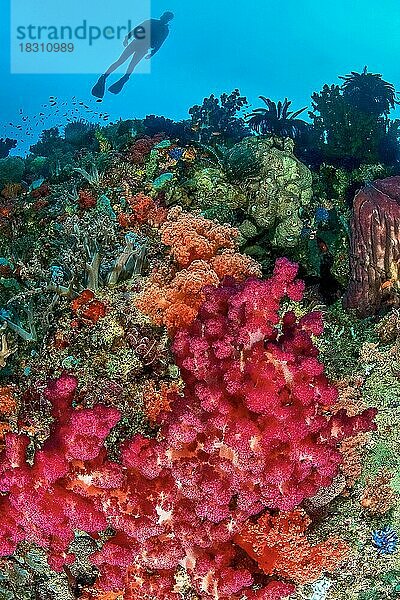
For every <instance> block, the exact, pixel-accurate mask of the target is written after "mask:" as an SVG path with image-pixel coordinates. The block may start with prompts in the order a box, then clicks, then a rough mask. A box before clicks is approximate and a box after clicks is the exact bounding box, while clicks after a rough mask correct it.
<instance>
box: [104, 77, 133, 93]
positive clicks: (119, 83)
mask: <svg viewBox="0 0 400 600" xmlns="http://www.w3.org/2000/svg"><path fill="white" fill-rule="evenodd" d="M128 79H129V75H124V76H123V77H121V79H118V81H116V82H115V83H113V84H112V85H110V87H109V88H108V91H109V92H111V93H112V94H119V93H120V91H121V90H122V88H123V87H124V85H125V84H126V82H127V81H128Z"/></svg>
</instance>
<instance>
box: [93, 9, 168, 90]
mask: <svg viewBox="0 0 400 600" xmlns="http://www.w3.org/2000/svg"><path fill="white" fill-rule="evenodd" d="M173 18H174V14H173V13H172V12H165V13H164V14H163V15H161V17H160V18H159V19H149V20H148V21H144V22H143V23H142V24H141V25H138V26H137V27H135V29H132V31H130V32H129V33H128V35H127V36H126V38H125V39H124V46H125V50H124V51H123V52H122V54H121V56H120V57H119V58H118V60H116V61H115V62H114V63H113V64H112V65H110V66H109V68H108V69H107V71H106V72H105V73H103V75H101V76H100V77H99V79H98V81H97V83H96V84H95V85H94V87H93V89H92V94H93V96H96V98H103V96H104V93H105V88H106V80H107V77H108V76H109V75H111V73H113V72H114V71H115V70H116V69H118V67H120V66H121V65H123V64H124V62H126V61H127V60H128V58H129V57H132V58H131V61H130V63H129V65H128V68H127V70H126V73H125V75H124V76H123V77H121V79H119V80H118V81H116V82H115V83H114V84H113V85H111V86H110V87H109V88H108V90H109V91H110V92H111V93H112V94H119V93H120V91H121V90H122V88H123V87H124V85H125V84H126V82H127V81H128V80H129V78H130V76H131V75H132V73H133V71H134V69H135V67H136V65H138V64H139V62H140V61H141V60H142V59H143V58H146V59H149V58H151V57H152V56H154V55H155V54H156V52H158V51H159V49H160V48H161V46H162V45H163V43H164V42H165V40H166V39H167V37H168V34H169V27H168V23H169V22H170V21H172V19H173ZM139 30H140V31H141V32H144V36H143V38H139V36H138V37H134V39H133V41H132V42H129V40H130V39H131V37H133V36H134V35H135V34H136V32H138V31H139Z"/></svg>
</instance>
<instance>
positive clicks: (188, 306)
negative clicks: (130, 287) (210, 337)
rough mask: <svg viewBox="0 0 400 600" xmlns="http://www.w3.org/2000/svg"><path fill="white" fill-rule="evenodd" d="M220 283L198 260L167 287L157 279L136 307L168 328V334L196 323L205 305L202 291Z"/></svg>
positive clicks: (168, 283) (145, 290) (140, 298)
mask: <svg viewBox="0 0 400 600" xmlns="http://www.w3.org/2000/svg"><path fill="white" fill-rule="evenodd" d="M156 279H157V280H156ZM218 283H219V279H218V276H217V274H216V273H215V271H213V270H212V269H211V268H210V266H209V265H208V264H207V263H206V262H205V261H203V260H196V261H194V262H193V263H192V264H191V265H190V266H189V267H188V268H187V269H183V270H182V271H178V273H177V274H176V275H175V277H173V279H172V280H171V281H170V282H166V283H165V284H164V285H163V284H162V283H161V282H160V281H158V277H157V276H155V277H154V279H153V280H152V279H151V280H150V282H149V283H148V285H147V286H146V287H145V289H144V291H143V292H142V294H141V295H140V297H139V298H138V299H137V300H136V307H137V308H138V309H139V310H141V311H142V312H144V313H145V314H147V315H148V316H149V317H150V318H151V320H152V321H153V323H155V324H156V325H166V326H167V327H168V329H169V330H174V329H176V328H178V327H183V326H185V325H187V324H189V323H192V322H193V321H194V319H195V318H196V316H197V313H198V311H199V308H200V306H201V304H202V303H203V302H204V294H203V292H202V288H203V287H204V286H205V285H218Z"/></svg>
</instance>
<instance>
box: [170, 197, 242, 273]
mask: <svg viewBox="0 0 400 600" xmlns="http://www.w3.org/2000/svg"><path fill="white" fill-rule="evenodd" d="M236 236H237V230H236V229H234V228H232V227H230V226H229V225H220V224H219V223H217V222H215V221H210V220H209V219H205V218H204V217H199V216H196V215H192V214H190V213H186V212H184V211H183V210H182V209H181V208H180V207H174V208H172V209H171V210H170V211H169V213H168V219H167V221H166V222H165V223H164V224H163V226H162V227H161V240H162V242H163V244H165V245H166V246H170V247H171V250H170V253H171V255H172V256H173V257H174V259H175V260H176V262H177V263H178V265H179V266H180V267H187V266H188V265H189V264H190V263H191V262H193V261H194V260H210V259H211V258H213V257H214V256H215V255H216V254H217V252H218V250H222V249H225V248H231V249H233V248H234V247H235V238H236Z"/></svg>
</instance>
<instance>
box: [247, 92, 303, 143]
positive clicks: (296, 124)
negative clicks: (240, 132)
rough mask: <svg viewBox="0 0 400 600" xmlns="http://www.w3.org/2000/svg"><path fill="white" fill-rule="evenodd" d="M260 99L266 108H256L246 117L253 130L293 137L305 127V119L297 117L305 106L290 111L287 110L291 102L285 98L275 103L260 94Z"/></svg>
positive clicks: (264, 133)
mask: <svg viewBox="0 0 400 600" xmlns="http://www.w3.org/2000/svg"><path fill="white" fill-rule="evenodd" d="M260 99H261V100H262V101H263V102H264V103H265V104H266V108H264V107H262V108H256V109H254V110H253V112H252V113H251V114H249V115H247V117H246V120H247V123H248V125H249V126H250V127H251V129H253V131H256V132H257V133H260V134H263V135H266V134H270V135H275V136H279V137H290V138H293V139H294V138H296V137H297V136H298V135H299V134H300V133H302V132H303V131H304V129H305V128H306V127H307V123H306V122H305V121H302V120H301V119H298V118H297V117H298V116H299V115H300V114H301V113H302V112H303V111H305V110H306V108H307V107H304V108H301V109H300V110H296V111H295V112H292V111H290V110H289V108H290V105H291V102H290V101H289V100H288V99H287V98H285V100H284V101H283V102H280V101H279V102H278V103H277V104H276V103H275V102H273V101H272V100H270V99H269V98H265V96H260Z"/></svg>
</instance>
